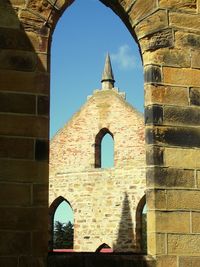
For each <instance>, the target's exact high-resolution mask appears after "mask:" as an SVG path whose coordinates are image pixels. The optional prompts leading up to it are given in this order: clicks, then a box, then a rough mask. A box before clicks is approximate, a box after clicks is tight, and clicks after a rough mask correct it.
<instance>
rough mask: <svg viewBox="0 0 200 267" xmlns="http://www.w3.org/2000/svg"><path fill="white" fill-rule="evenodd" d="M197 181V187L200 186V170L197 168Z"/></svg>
mask: <svg viewBox="0 0 200 267" xmlns="http://www.w3.org/2000/svg"><path fill="white" fill-rule="evenodd" d="M196 182H197V187H198V188H200V171H199V170H197V172H196Z"/></svg>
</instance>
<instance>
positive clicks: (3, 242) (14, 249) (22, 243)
mask: <svg viewBox="0 0 200 267" xmlns="http://www.w3.org/2000/svg"><path fill="white" fill-rule="evenodd" d="M20 254H21V255H30V254H31V233H27V232H7V231H0V256H8V255H9V256H11V255H12V257H13V256H17V255H20ZM2 267H3V266H2Z"/></svg>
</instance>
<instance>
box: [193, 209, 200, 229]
mask: <svg viewBox="0 0 200 267" xmlns="http://www.w3.org/2000/svg"><path fill="white" fill-rule="evenodd" d="M199 221H200V212H194V211H193V212H192V233H200V223H199Z"/></svg>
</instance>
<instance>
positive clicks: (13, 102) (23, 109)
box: [0, 92, 36, 114]
mask: <svg viewBox="0 0 200 267" xmlns="http://www.w3.org/2000/svg"><path fill="white" fill-rule="evenodd" d="M0 112H9V113H25V114H35V113H36V97H35V96H34V95H26V94H15V93H6V92H0Z"/></svg>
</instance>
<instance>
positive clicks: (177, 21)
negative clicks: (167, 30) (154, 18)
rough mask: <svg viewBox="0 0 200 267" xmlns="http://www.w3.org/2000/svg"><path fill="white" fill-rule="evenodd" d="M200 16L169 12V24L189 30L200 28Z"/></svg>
mask: <svg viewBox="0 0 200 267" xmlns="http://www.w3.org/2000/svg"><path fill="white" fill-rule="evenodd" d="M199 23H200V17H199V16H198V15H196V14H186V13H178V12H177V13H176V12H171V13H169V25H170V26H172V27H177V28H182V29H183V28H185V29H187V30H189V29H190V30H197V31H198V30H199V27H198V25H199Z"/></svg>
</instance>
